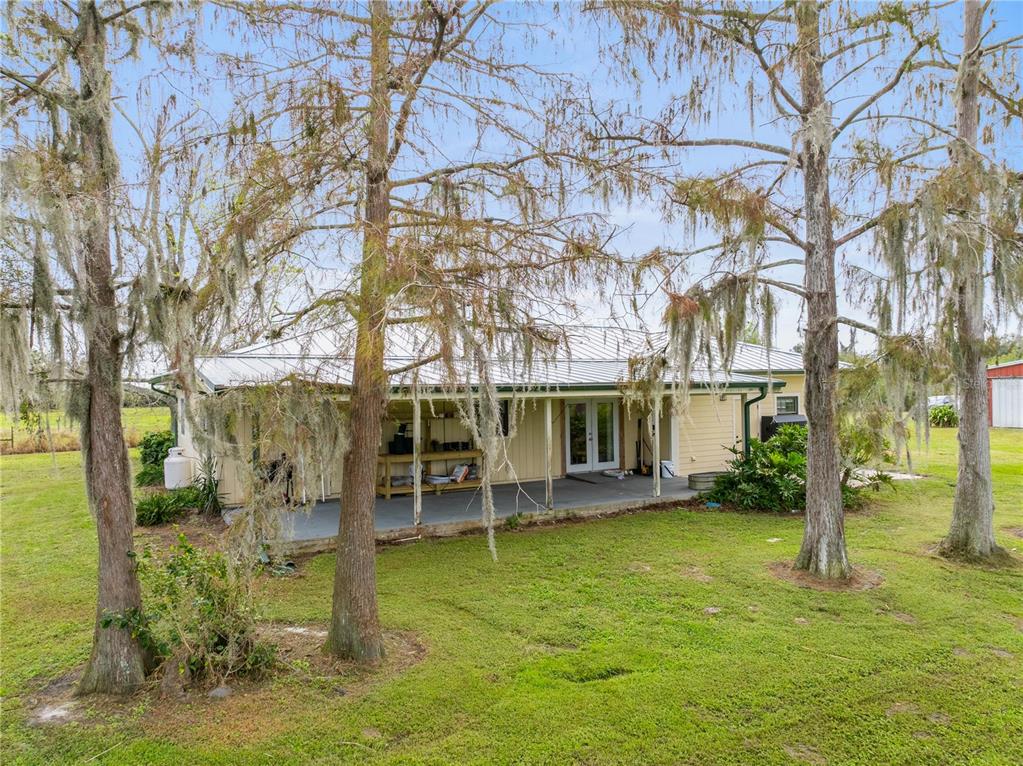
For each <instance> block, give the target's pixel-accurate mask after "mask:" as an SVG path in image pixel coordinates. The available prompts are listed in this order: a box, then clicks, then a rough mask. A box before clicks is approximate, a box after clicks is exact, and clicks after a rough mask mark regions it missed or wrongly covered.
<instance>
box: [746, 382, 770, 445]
mask: <svg viewBox="0 0 1023 766" xmlns="http://www.w3.org/2000/svg"><path fill="white" fill-rule="evenodd" d="M766 398H767V386H766V385H764V386H760V396H755V397H753V398H752V399H747V400H746V403H745V404H744V405H743V407H742V451H743V454H744V455H746V457H749V440H750V434H749V408H750V406H751V405H753V404H756V403H757V402H759V401H762V400H764V399H766Z"/></svg>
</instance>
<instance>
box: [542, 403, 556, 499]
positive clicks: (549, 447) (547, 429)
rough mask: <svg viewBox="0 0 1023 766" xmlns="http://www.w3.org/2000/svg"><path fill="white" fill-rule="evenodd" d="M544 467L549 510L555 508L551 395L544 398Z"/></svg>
mask: <svg viewBox="0 0 1023 766" xmlns="http://www.w3.org/2000/svg"><path fill="white" fill-rule="evenodd" d="M543 435H544V451H543V467H544V478H545V480H546V498H547V499H546V505H547V510H548V511H553V510H554V476H553V474H552V471H553V467H552V465H551V464H552V462H553V453H554V428H553V424H552V422H551V400H550V397H548V398H547V399H544V400H543Z"/></svg>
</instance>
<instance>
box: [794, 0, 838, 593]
mask: <svg viewBox="0 0 1023 766" xmlns="http://www.w3.org/2000/svg"><path fill="white" fill-rule="evenodd" d="M796 17H797V28H798V38H799V39H798V46H797V47H798V51H799V53H798V66H799V73H800V83H801V90H802V99H803V106H804V107H805V109H806V114H805V117H804V119H803V137H802V162H803V189H804V214H805V217H806V241H807V246H808V247H807V251H806V267H805V269H804V277H803V287H804V290H805V292H806V317H807V321H806V337H805V338H804V349H805V350H804V352H803V359H804V366H805V368H806V416H807V420H808V421H809V439H808V441H807V450H806V527H805V529H804V532H803V545H802V548H801V549H800V551H799V555H798V556H797V557H796V562H795V566H796V568H797V569H805V570H807V571H809V572H811V573H812V574H815V575H818V576H820V577H827V578H835V579H841V578H845V577H848V576H849V572H850V568H849V561H848V558H847V557H846V552H845V528H844V522H843V517H842V488H841V473H840V468H839V466H840V460H839V450H838V411H837V398H836V386H837V383H838V326H837V322H836V318H837V316H838V301H837V298H836V296H835V241H834V232H833V229H832V218H831V196H830V190H829V180H830V179H829V176H830V169H829V157H830V154H831V142H832V137H831V105H830V103H828V101H827V99H826V95H825V92H824V84H823V79H822V76H821V68H822V63H821V50H820V20H819V12H818V9H817V4H816V1H815V0H801V2H800V3H799V5H798V7H797V9H796Z"/></svg>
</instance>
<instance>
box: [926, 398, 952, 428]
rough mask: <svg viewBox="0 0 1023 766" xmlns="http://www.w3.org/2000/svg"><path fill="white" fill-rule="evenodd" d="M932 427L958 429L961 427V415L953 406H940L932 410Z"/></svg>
mask: <svg viewBox="0 0 1023 766" xmlns="http://www.w3.org/2000/svg"><path fill="white" fill-rule="evenodd" d="M929 415H930V419H931V425H932V426H934V427H935V428H956V427H957V426H958V425H959V413H958V412H956V408H955V407H953V406H952V405H951V404H939V405H938V406H937V407H931V409H930V413H929Z"/></svg>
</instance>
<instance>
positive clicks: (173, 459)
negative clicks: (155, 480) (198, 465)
mask: <svg viewBox="0 0 1023 766" xmlns="http://www.w3.org/2000/svg"><path fill="white" fill-rule="evenodd" d="M184 452H185V449H184V447H171V448H170V450H169V451H168V453H167V459H166V460H164V461H163V486H165V487H166V488H167V489H181V488H182V487H187V486H188V485H189V484H191V483H192V461H191V460H189V459H188V458H187V457H185V455H184Z"/></svg>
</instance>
